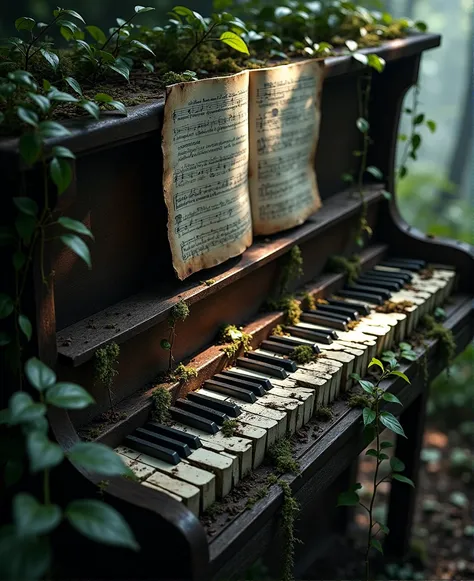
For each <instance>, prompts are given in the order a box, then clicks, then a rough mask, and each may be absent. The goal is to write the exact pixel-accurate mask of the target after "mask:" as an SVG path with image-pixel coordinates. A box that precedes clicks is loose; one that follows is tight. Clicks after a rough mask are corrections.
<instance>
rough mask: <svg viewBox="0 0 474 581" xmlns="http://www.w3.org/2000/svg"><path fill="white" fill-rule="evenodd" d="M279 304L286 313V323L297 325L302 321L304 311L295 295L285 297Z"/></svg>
mask: <svg viewBox="0 0 474 581" xmlns="http://www.w3.org/2000/svg"><path fill="white" fill-rule="evenodd" d="M278 306H279V308H280V309H281V310H282V311H284V313H285V323H286V324H287V325H297V324H298V323H299V322H300V318H301V315H302V314H303V311H302V310H301V307H300V305H299V302H298V301H297V300H296V299H295V298H294V297H291V296H288V297H285V298H284V299H282V300H281V301H280V303H279V305H278Z"/></svg>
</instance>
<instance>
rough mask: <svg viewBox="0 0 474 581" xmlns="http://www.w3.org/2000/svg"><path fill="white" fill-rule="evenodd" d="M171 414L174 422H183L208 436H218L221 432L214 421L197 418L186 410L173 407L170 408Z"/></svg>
mask: <svg viewBox="0 0 474 581" xmlns="http://www.w3.org/2000/svg"><path fill="white" fill-rule="evenodd" d="M170 414H171V417H172V418H173V420H176V421H177V422H181V423H182V424H185V425H186V426H190V427H191V428H196V429H197V430H202V431H203V432H206V433H208V434H216V433H217V432H218V431H219V428H218V427H217V424H216V423H215V422H213V421H212V420H207V419H206V418H202V417H201V416H197V415H196V414H193V413H190V412H188V411H186V410H182V409H180V408H177V407H174V406H172V407H170Z"/></svg>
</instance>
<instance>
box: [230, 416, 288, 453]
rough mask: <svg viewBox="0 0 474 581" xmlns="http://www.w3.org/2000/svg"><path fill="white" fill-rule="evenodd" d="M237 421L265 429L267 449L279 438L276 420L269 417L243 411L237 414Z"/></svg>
mask: <svg viewBox="0 0 474 581" xmlns="http://www.w3.org/2000/svg"><path fill="white" fill-rule="evenodd" d="M239 422H242V423H243V424H247V425H249V426H253V427H255V428H261V429H262V430H265V432H266V434H267V450H268V448H269V447H270V446H271V445H272V444H273V443H274V442H276V441H277V439H278V438H279V432H278V422H277V421H275V420H272V419H271V418H267V417H265V416H259V415H256V414H252V413H249V412H246V411H244V412H243V413H242V414H240V416H239Z"/></svg>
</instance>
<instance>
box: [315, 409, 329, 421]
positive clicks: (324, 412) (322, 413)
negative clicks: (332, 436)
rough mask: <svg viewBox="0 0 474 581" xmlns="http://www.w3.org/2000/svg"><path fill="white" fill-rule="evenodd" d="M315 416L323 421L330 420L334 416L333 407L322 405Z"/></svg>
mask: <svg viewBox="0 0 474 581" xmlns="http://www.w3.org/2000/svg"><path fill="white" fill-rule="evenodd" d="M314 418H315V419H316V420H319V421H321V422H329V421H330V420H332V418H333V413H332V409H331V408H330V407H326V406H323V407H320V408H319V409H318V410H316V413H315V414H314Z"/></svg>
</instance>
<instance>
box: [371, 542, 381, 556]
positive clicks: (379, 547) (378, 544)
mask: <svg viewBox="0 0 474 581" xmlns="http://www.w3.org/2000/svg"><path fill="white" fill-rule="evenodd" d="M370 546H371V547H373V548H374V549H375V550H376V551H378V552H379V553H382V555H383V549H382V545H381V544H380V541H379V540H377V539H370Z"/></svg>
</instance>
